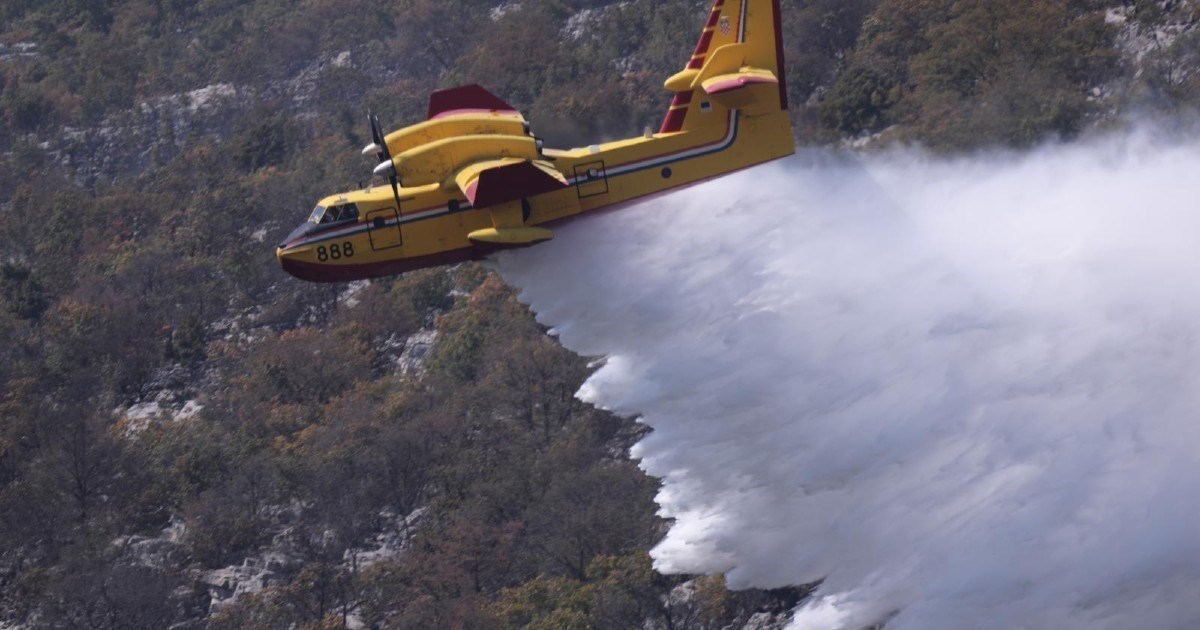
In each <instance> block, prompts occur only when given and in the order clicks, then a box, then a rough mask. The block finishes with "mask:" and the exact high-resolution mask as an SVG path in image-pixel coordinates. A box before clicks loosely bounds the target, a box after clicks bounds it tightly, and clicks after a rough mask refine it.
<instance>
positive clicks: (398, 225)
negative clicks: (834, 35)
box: [276, 0, 795, 282]
mask: <svg viewBox="0 0 1200 630" xmlns="http://www.w3.org/2000/svg"><path fill="white" fill-rule="evenodd" d="M781 37H782V12H781V8H780V2H779V0H713V8H712V10H711V11H710V13H709V18H708V20H707V22H706V23H705V25H704V28H703V30H702V31H701V35H700V39H699V43H698V44H697V45H696V49H695V51H694V52H693V54H692V56H691V58H690V59H689V60H688V62H687V64H686V67H685V69H684V70H683V71H681V72H679V73H677V74H675V75H674V76H672V77H670V78H669V79H667V81H666V83H665V84H664V87H665V88H666V89H667V90H668V91H669V92H672V93H674V98H673V100H672V102H671V106H670V108H669V109H668V110H667V113H666V116H665V118H664V120H663V124H662V127H661V128H660V130H659V132H658V133H656V134H650V133H647V134H645V135H643V136H641V137H637V138H630V139H628V140H619V141H616V142H608V143H604V144H598V145H592V146H589V147H583V148H578V149H571V150H568V151H556V150H549V149H545V148H544V147H543V146H542V143H541V141H540V140H538V139H537V138H535V137H533V136H532V135H531V133H530V125H529V123H528V122H527V121H526V120H525V119H524V118H523V117H522V116H521V115H520V113H519V112H517V111H516V110H515V109H513V108H512V107H511V106H509V105H508V104H507V103H505V102H504V101H503V100H502V99H500V98H499V97H497V96H495V95H493V94H491V93H489V92H487V91H486V90H485V89H483V88H482V87H480V86H478V85H470V86H463V87H460V88H453V89H449V90H441V91H438V92H435V93H434V94H433V95H431V97H430V108H429V116H428V119H427V120H426V121H424V122H421V123H418V124H416V125H413V126H410V127H407V128H405V129H401V130H399V131H396V132H393V133H392V134H390V135H388V136H387V137H386V138H385V137H384V136H383V134H382V131H381V130H380V128H379V125H378V120H377V119H376V118H375V117H374V116H372V117H371V129H372V137H373V139H374V143H373V144H372V145H371V146H368V147H367V148H366V149H364V154H368V155H370V154H375V155H376V157H377V159H378V166H376V168H375V173H376V174H377V175H385V176H387V177H388V181H389V184H390V185H381V186H375V187H372V188H367V189H364V190H357V191H353V192H348V193H344V194H341V195H334V196H331V197H326V198H325V199H322V200H321V201H320V202H319V203H318V205H317V208H316V209H315V210H314V211H313V214H312V217H310V220H309V221H308V222H306V223H304V224H302V225H301V226H300V227H298V228H296V230H294V231H293V232H292V233H291V235H289V236H288V237H287V239H285V240H284V242H283V243H281V244H280V245H279V247H278V248H277V250H276V256H277V257H278V258H279V261H280V263H281V264H282V265H283V268H284V269H285V270H286V271H287V272H288V273H290V274H292V275H294V276H296V277H299V278H302V279H305V280H313V281H322V282H337V281H347V280H358V279H364V278H372V277H378V276H385V275H392V274H397V273H402V272H405V271H410V270H413V269H419V268H422V267H429V266H433V265H440V264H446V263H452V262H459V261H464V260H469V259H473V258H480V257H483V256H486V255H487V254H489V253H491V252H493V251H495V250H496V249H502V248H512V247H527V246H530V245H534V244H536V243H539V242H542V241H545V240H548V239H550V238H552V237H553V233H552V232H551V231H550V230H548V229H545V228H544V227H543V226H546V225H549V224H552V223H554V222H557V221H562V220H565V219H569V218H571V217H575V216H579V215H581V214H584V213H587V212H594V211H597V210H601V209H604V208H611V207H613V206H617V205H624V204H628V203H631V202H635V201H637V200H640V199H645V198H647V197H650V196H653V195H656V194H660V193H664V192H667V191H671V190H675V189H678V188H681V187H684V186H689V185H692V184H696V183H698V182H702V181H705V180H708V179H713V178H715V177H720V176H722V175H725V174H728V173H731V172H734V171H738V170H741V169H744V168H748V167H750V166H754V165H756V164H760V163H763V162H767V161H770V160H774V159H778V158H781V157H784V156H787V155H791V154H792V153H793V152H794V151H795V149H794V145H793V139H792V130H791V123H790V121H789V118H788V107H787V86H786V81H785V79H786V76H787V73H786V70H785V68H784V58H783V47H782V44H781Z"/></svg>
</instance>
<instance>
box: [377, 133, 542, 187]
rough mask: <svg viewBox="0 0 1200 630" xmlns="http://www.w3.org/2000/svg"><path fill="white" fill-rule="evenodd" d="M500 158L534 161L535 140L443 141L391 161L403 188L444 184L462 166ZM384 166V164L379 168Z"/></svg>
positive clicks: (476, 138)
mask: <svg viewBox="0 0 1200 630" xmlns="http://www.w3.org/2000/svg"><path fill="white" fill-rule="evenodd" d="M500 158H520V159H525V160H536V159H538V146H537V140H535V139H534V138H531V137H529V136H524V135H475V136H463V137H457V138H446V139H444V140H438V141H435V142H431V143H428V144H424V145H421V146H419V147H416V148H413V149H409V150H407V151H405V152H404V153H401V154H399V155H397V156H396V157H394V158H393V159H392V166H393V167H394V168H395V169H396V175H397V176H399V177H400V181H401V182H402V183H403V184H404V186H405V187H408V188H411V187H415V186H425V185H427V184H444V183H446V182H447V181H448V180H452V178H453V176H454V174H455V173H457V172H458V171H459V170H460V169H462V168H463V167H465V166H467V165H469V164H474V163H476V162H481V161H483V160H495V159H500ZM383 166H386V163H384V164H381V165H380V167H383Z"/></svg>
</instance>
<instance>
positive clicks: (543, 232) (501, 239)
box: [467, 227, 554, 249]
mask: <svg viewBox="0 0 1200 630" xmlns="http://www.w3.org/2000/svg"><path fill="white" fill-rule="evenodd" d="M467 238H468V239H470V241H471V242H472V243H475V244H477V245H488V246H491V247H494V248H497V249H514V248H518V247H529V246H530V245H537V244H538V243H542V242H545V241H548V240H550V239H552V238H554V232H551V231H550V230H547V229H546V228H540V227H509V228H494V227H493V228H486V229H483V230H475V231H474V232H471V233H470V234H468V235H467Z"/></svg>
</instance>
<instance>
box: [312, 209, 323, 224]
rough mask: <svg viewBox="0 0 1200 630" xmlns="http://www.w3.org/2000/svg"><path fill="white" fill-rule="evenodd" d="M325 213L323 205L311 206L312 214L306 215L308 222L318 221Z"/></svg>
mask: <svg viewBox="0 0 1200 630" xmlns="http://www.w3.org/2000/svg"><path fill="white" fill-rule="evenodd" d="M324 214H325V206H317V207H316V208H313V211H312V214H310V215H308V222H309V223H320V222H321V217H322V216H324Z"/></svg>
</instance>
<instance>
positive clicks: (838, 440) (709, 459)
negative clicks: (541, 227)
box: [497, 133, 1200, 630]
mask: <svg viewBox="0 0 1200 630" xmlns="http://www.w3.org/2000/svg"><path fill="white" fill-rule="evenodd" d="M556 233H557V238H556V239H555V240H554V241H552V242H549V243H546V244H544V245H539V246H538V247H536V248H532V249H530V250H527V251H522V252H516V253H510V254H506V255H503V256H501V257H500V258H499V260H498V262H497V265H498V267H499V269H500V270H501V272H502V273H503V275H504V277H505V278H506V279H507V280H508V281H509V282H511V283H513V284H514V285H516V286H518V287H520V288H521V289H522V290H523V297H522V299H523V300H525V301H527V302H528V303H529V304H530V305H531V306H532V308H533V309H534V310H535V311H536V312H537V313H538V316H539V318H540V319H541V321H543V322H544V323H546V324H548V325H550V326H552V327H554V329H555V330H556V331H557V334H558V335H559V336H560V338H561V340H562V342H563V343H564V344H565V345H566V346H567V347H569V348H571V349H573V350H575V351H576V352H579V353H581V354H583V355H588V356H604V357H607V359H608V360H607V362H606V363H605V365H604V367H602V368H601V369H600V370H599V371H597V372H596V373H595V374H594V375H593V376H592V378H591V379H590V380H589V381H588V382H587V383H586V384H585V385H584V387H583V389H582V390H581V391H580V394H579V395H580V396H581V397H582V398H584V399H586V400H588V401H591V402H594V403H596V404H597V405H599V406H602V407H605V408H608V409H612V410H614V411H616V412H618V413H622V414H629V415H640V416H642V417H643V418H644V421H645V422H646V423H647V424H649V425H650V426H652V427H654V432H653V433H652V434H650V435H649V437H647V438H646V439H645V440H644V441H643V442H642V443H641V444H639V445H638V446H637V447H636V448H635V451H634V455H635V456H636V457H638V458H641V463H642V466H643V468H645V470H646V471H647V472H648V473H650V474H652V475H655V476H657V477H661V478H662V479H663V480H664V485H663V488H662V490H661V492H660V494H659V496H658V502H659V504H660V506H661V511H662V513H663V514H664V515H665V516H668V517H671V518H673V519H675V522H674V524H673V526H672V527H671V530H670V533H669V534H668V535H667V537H666V538H665V539H664V540H663V541H662V542H661V544H659V545H658V547H657V548H656V549H655V550H654V551H653V556H654V558H655V562H656V566H657V567H658V568H659V569H660V570H662V571H664V572H687V573H711V572H722V571H724V572H728V578H729V581H730V584H731V585H732V586H734V587H751V586H757V587H775V586H780V585H787V584H802V583H808V582H812V581H816V580H822V579H823V580H824V583H823V584H822V585H821V587H820V590H819V591H818V593H817V595H816V596H815V597H814V598H812V600H810V601H809V602H807V603H805V604H803V605H802V606H801V607H800V608H799V609H798V610H797V611H796V615H795V619H794V621H793V627H794V628H797V629H801V628H802V629H809V628H822V629H823V628H845V629H848V630H857V629H859V628H863V627H866V626H869V625H872V624H876V623H880V622H883V621H887V628H889V629H893V628H894V629H900V628H905V629H908V628H914V629H921V630H926V629H930V628H1132V627H1140V628H1149V627H1154V628H1179V627H1195V626H1196V625H1198V624H1200V596H1198V593H1200V413H1198V411H1200V143H1196V142H1188V141H1183V140H1178V139H1176V140H1173V141H1170V142H1166V141H1161V140H1159V139H1156V138H1155V137H1154V136H1153V135H1152V134H1149V133H1129V134H1124V135H1120V136H1113V137H1109V138H1107V139H1103V140H1094V141H1091V142H1087V143H1081V144H1077V145H1066V146H1052V147H1047V148H1043V149H1041V150H1038V151H1036V152H1032V153H1029V154H1022V155H1015V154H1011V155H1010V154H1006V155H1002V156H990V157H973V158H962V159H939V158H931V157H928V156H924V155H922V154H914V153H907V152H906V153H892V154H889V155H884V156H876V157H869V158H864V161H863V162H861V163H860V162H857V161H855V160H853V159H849V158H844V157H830V156H822V155H819V154H812V153H809V154H805V155H802V156H801V157H797V158H793V159H789V160H786V161H782V162H778V163H776V164H774V165H770V166H765V167H762V168H758V169H754V170H751V171H747V172H745V173H742V174H739V175H736V176H732V177H729V178H725V179H722V180H719V181H716V182H712V183H709V184H705V185H703V186H699V187H696V188H692V189H690V190H688V191H685V192H681V193H678V194H675V195H672V196H669V197H665V198H663V199H661V200H658V201H654V202H651V203H647V204H642V205H639V206H636V207H633V208H630V209H626V210H622V211H619V212H613V213H609V214H602V215H599V216H596V217H591V218H586V219H582V220H579V221H576V222H574V223H570V224H567V225H565V226H560V227H559V228H557V229H556Z"/></svg>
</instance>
